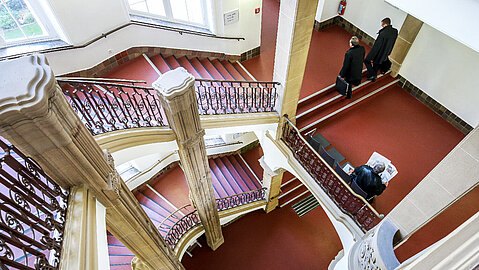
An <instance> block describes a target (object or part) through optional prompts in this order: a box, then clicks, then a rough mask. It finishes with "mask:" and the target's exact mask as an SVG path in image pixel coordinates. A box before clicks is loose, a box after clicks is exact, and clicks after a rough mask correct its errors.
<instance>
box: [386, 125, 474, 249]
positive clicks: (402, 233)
mask: <svg viewBox="0 0 479 270" xmlns="http://www.w3.org/2000/svg"><path fill="white" fill-rule="evenodd" d="M478 184H479V127H476V128H475V129H474V130H473V131H471V132H470V133H469V135H467V136H466V137H465V138H464V139H463V140H462V141H461V142H460V143H459V144H458V145H457V146H456V147H455V148H454V149H453V150H452V151H451V152H450V153H449V154H448V155H447V156H446V157H445V158H444V159H443V160H442V161H441V162H440V163H439V164H438V165H437V166H436V167H435V168H434V169H433V170H432V171H431V172H430V173H429V174H428V175H427V176H426V177H425V178H424V179H423V180H422V181H421V182H420V183H419V184H418V185H417V186H416V187H415V188H414V189H413V190H412V191H411V192H410V193H409V194H408V195H407V196H406V197H405V198H404V199H403V200H402V201H401V202H399V204H398V205H396V207H395V208H394V209H393V210H392V211H391V212H390V213H389V214H388V215H387V216H386V219H389V220H391V221H392V222H393V223H394V224H396V225H397V226H398V228H399V235H398V237H397V239H395V240H396V241H395V242H396V244H398V243H402V242H404V241H406V240H407V239H408V238H409V237H410V236H411V235H412V234H413V233H415V232H416V231H417V230H419V229H420V228H421V227H422V226H424V225H426V224H427V223H428V222H429V221H430V220H432V219H433V218H434V217H436V216H437V215H439V214H440V213H441V212H442V211H444V210H445V209H446V208H448V207H449V206H450V205H452V204H453V203H454V202H456V201H457V200H459V199H460V198H461V197H462V196H464V195H465V194H467V193H468V192H469V191H470V190H472V189H473V188H474V187H476V186H477V185H478Z"/></svg>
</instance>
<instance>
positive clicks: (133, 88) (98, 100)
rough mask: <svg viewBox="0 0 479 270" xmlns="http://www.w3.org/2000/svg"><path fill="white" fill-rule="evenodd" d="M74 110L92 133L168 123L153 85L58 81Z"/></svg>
mask: <svg viewBox="0 0 479 270" xmlns="http://www.w3.org/2000/svg"><path fill="white" fill-rule="evenodd" d="M57 81H58V83H59V84H60V86H61V88H62V89H63V93H64V94H65V95H66V96H67V99H68V101H69V102H70V105H71V106H72V107H73V110H74V111H75V112H76V113H77V114H78V115H79V116H80V119H81V120H82V121H83V123H84V124H85V126H86V127H87V128H88V130H89V131H90V133H91V134H92V135H97V134H101V133H105V132H109V131H115V130H121V129H128V128H137V127H158V126H165V125H166V122H165V121H164V119H165V117H164V113H163V110H162V108H161V104H160V100H159V99H158V97H157V95H156V92H155V91H154V90H153V89H152V88H150V87H143V86H137V85H134V84H133V83H132V84H127V82H125V83H112V82H104V81H89V80H68V79H60V80H57Z"/></svg>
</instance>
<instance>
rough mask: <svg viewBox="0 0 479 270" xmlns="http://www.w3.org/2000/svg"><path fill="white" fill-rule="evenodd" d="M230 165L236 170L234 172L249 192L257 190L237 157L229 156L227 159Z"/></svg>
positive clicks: (246, 169) (249, 174)
mask: <svg viewBox="0 0 479 270" xmlns="http://www.w3.org/2000/svg"><path fill="white" fill-rule="evenodd" d="M227 158H228V160H229V161H230V162H231V164H232V165H233V166H234V167H235V168H236V171H237V172H238V174H239V175H240V176H241V178H242V179H243V180H244V182H245V183H246V185H247V186H248V188H249V190H255V189H257V187H256V185H255V183H254V182H255V180H254V179H252V178H251V173H248V168H246V167H245V166H244V165H242V162H241V163H240V161H241V158H240V157H239V156H238V155H231V156H228V157H227Z"/></svg>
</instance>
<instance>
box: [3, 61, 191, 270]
mask: <svg viewBox="0 0 479 270" xmlns="http://www.w3.org/2000/svg"><path fill="white" fill-rule="evenodd" d="M0 70H1V72H0V135H1V136H3V137H5V138H6V139H7V140H9V141H10V142H11V143H13V144H14V145H15V146H16V147H18V148H19V149H20V150H21V151H22V152H23V153H24V154H26V155H28V156H30V157H32V158H33V159H35V161H37V162H38V163H39V164H40V166H41V167H42V168H43V169H44V170H45V172H46V173H47V174H48V175H49V176H50V177H51V178H52V179H53V180H55V182H57V184H59V185H61V186H62V187H63V188H73V190H75V192H72V194H73V195H72V196H71V197H70V202H71V204H70V205H69V212H74V214H71V215H68V216H67V221H66V230H65V238H64V246H63V250H62V261H61V265H60V269H68V270H75V269H78V270H80V269H92V270H95V269H98V266H95V265H96V264H95V263H94V260H96V259H95V258H93V257H92V256H90V255H91V253H92V252H91V246H92V243H95V241H92V240H91V239H90V240H89V239H88V238H89V237H96V234H95V232H96V228H95V225H94V224H95V223H96V222H94V221H92V220H89V219H88V218H87V217H90V218H93V217H95V216H96V215H95V213H94V212H92V211H94V210H92V211H90V209H94V208H95V207H88V204H87V203H86V202H85V200H87V199H88V200H90V201H91V202H93V201H95V200H96V201H98V202H99V203H100V204H101V205H102V206H103V207H104V208H105V210H106V213H105V219H106V227H107V229H108V230H109V231H110V232H111V233H112V234H113V235H115V237H117V238H118V239H119V240H120V241H121V242H122V243H123V244H124V245H125V246H126V247H128V248H129V249H130V250H131V251H132V252H133V253H135V255H136V256H137V257H138V258H139V259H140V260H141V261H143V262H144V264H145V265H146V266H147V267H148V268H150V269H184V268H183V266H182V265H181V263H180V262H179V260H178V258H177V257H176V256H175V254H174V253H173V252H172V251H171V250H170V249H169V248H168V247H167V245H166V243H165V241H164V240H163V238H162V237H161V235H160V233H159V232H158V230H157V229H156V228H155V227H154V226H153V225H152V224H153V222H152V221H151V220H150V218H149V217H148V216H147V215H146V213H145V211H143V209H142V208H141V206H140V204H139V203H138V200H137V199H136V198H135V196H134V195H133V193H132V192H131V191H130V190H129V189H128V187H127V186H126V184H125V183H124V182H123V180H122V179H121V178H120V176H119V175H118V172H117V171H116V170H115V166H114V162H113V159H112V157H111V155H109V153H104V152H103V151H102V150H101V149H100V146H99V145H98V144H97V143H96V141H95V139H94V138H93V136H92V135H91V134H90V133H89V132H88V130H87V129H86V127H85V126H84V124H83V123H82V122H81V120H80V118H79V117H78V116H77V114H76V113H75V112H74V111H73V109H72V107H71V106H70V104H69V103H68V101H67V99H66V97H65V95H64V94H63V92H62V90H61V89H60V87H59V86H58V84H57V83H56V81H55V76H54V74H53V72H52V70H51V69H50V67H49V66H48V63H47V61H46V59H45V56H43V55H31V56H25V57H21V58H18V59H13V60H9V61H3V62H0ZM77 191H78V192H77ZM74 194H77V195H78V196H74ZM75 216H77V217H78V218H75ZM91 224H93V225H91ZM78 228H82V229H78ZM104 230H105V229H104V228H103V233H106V232H105V231H104ZM65 243H66V244H65ZM93 246H95V244H93ZM93 248H94V247H93Z"/></svg>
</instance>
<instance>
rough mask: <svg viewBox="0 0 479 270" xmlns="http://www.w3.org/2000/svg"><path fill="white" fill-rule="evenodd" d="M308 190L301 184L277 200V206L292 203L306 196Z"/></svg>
mask: <svg viewBox="0 0 479 270" xmlns="http://www.w3.org/2000/svg"><path fill="white" fill-rule="evenodd" d="M310 193H311V192H309V190H308V189H307V188H306V187H305V186H304V185H303V186H301V187H300V188H298V189H296V190H294V191H293V192H291V193H289V194H288V195H287V196H284V197H283V198H281V199H280V200H279V206H280V207H284V206H286V205H289V204H294V203H295V202H297V201H298V200H300V199H302V198H304V197H306V196H307V195H308V194H310Z"/></svg>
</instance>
